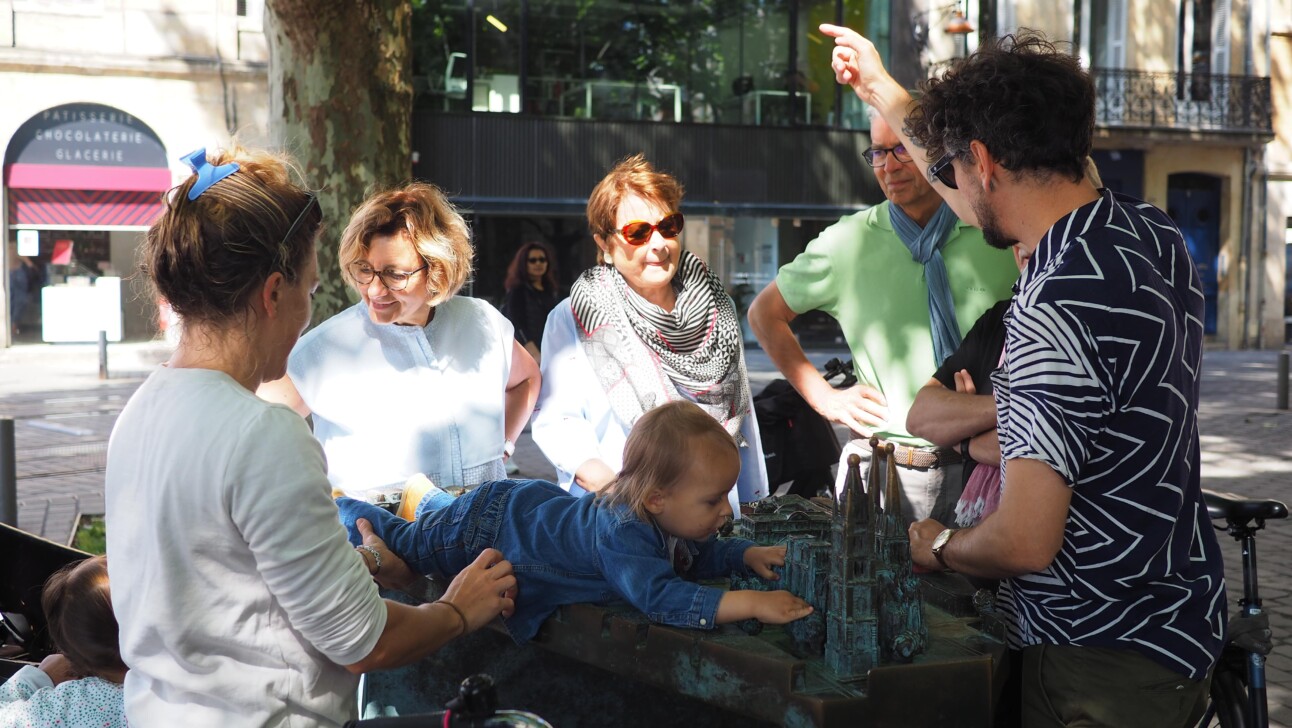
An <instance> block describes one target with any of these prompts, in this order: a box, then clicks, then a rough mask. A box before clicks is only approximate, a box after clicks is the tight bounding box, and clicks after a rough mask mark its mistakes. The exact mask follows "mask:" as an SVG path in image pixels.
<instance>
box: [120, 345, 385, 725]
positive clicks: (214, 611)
mask: <svg viewBox="0 0 1292 728" xmlns="http://www.w3.org/2000/svg"><path fill="white" fill-rule="evenodd" d="M105 495H106V501H107V526H108V553H110V554H112V557H111V559H109V562H108V573H109V578H110V579H111V581H112V607H113V611H114V612H115V613H116V616H117V621H118V622H119V623H120V625H121V634H120V644H121V656H122V659H124V660H125V663H126V666H127V667H129V668H130V671H129V672H128V673H126V680H125V700H126V715H127V717H128V718H129V720H130V723H131V724H132V725H137V726H235V725H257V726H318V725H340V724H341V723H344V722H345V721H346V720H348V719H351V718H353V717H354V716H355V712H356V707H357V706H356V698H355V694H356V689H357V687H358V677H357V676H355V675H351V674H350V673H349V671H347V670H346V669H345V668H344V667H342V666H343V665H349V664H354V663H356V662H359V661H360V660H362V659H363V658H364V657H366V656H367V655H368V654H369V653H370V652H372V650H373V648H374V647H375V646H376V644H377V640H378V639H379V638H380V636H381V633H382V630H384V629H385V626H386V605H385V603H384V602H383V601H382V600H381V597H380V596H379V595H378V594H377V587H376V585H375V584H374V583H373V581H372V578H371V577H370V576H369V575H368V571H367V569H366V568H364V566H363V561H362V559H361V558H360V557H359V555H358V554H356V553H355V551H354V549H353V548H351V546H350V544H349V543H348V542H347V541H346V536H345V530H344V528H343V527H342V526H341V523H340V521H339V520H338V519H337V511H336V505H335V504H334V503H333V502H332V498H331V487H330V486H329V484H328V480H327V473H326V466H325V464H324V461H323V452H322V450H321V449H320V448H319V444H318V442H317V441H316V440H315V439H314V438H313V437H312V436H311V435H310V432H309V428H308V427H307V426H306V424H305V420H303V419H301V417H300V416H299V415H297V414H296V413H295V412H293V411H292V410H290V409H288V408H287V407H284V406H282V405H277V404H269V403H268V402H265V401H264V400H262V399H260V398H259V397H257V396H256V395H255V394H253V393H252V392H250V391H248V390H247V389H246V388H244V387H242V386H241V385H239V384H238V383H237V382H236V381H234V380H233V379H232V378H230V377H229V376H228V375H226V374H224V373H222V372H217V371H213V370H209V369H169V368H165V367H163V368H160V369H158V370H157V371H155V372H153V373H152V375H151V376H150V377H149V378H148V380H147V381H146V382H144V384H143V385H142V386H141V387H140V388H139V390H138V391H136V392H135V394H134V396H132V397H131V398H130V402H129V403H128V404H127V405H126V407H125V409H124V410H122V412H121V416H120V417H119V418H118V419H117V423H116V425H115V427H113V430H112V438H111V440H110V441H109V444H108V467H107V483H106V494H105Z"/></svg>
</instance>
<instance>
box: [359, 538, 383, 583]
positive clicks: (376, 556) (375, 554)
mask: <svg viewBox="0 0 1292 728" xmlns="http://www.w3.org/2000/svg"><path fill="white" fill-rule="evenodd" d="M354 548H355V550H356V551H367V552H368V553H370V554H372V560H373V561H374V562H376V564H377V568H375V569H373V570H372V571H371V572H370V573H371V575H372V576H376V575H377V574H380V573H381V552H380V551H378V550H377V547H376V546H369V545H368V544H366V543H365V544H360V545H358V546H355V547H354ZM364 566H367V564H366V563H365V564H364Z"/></svg>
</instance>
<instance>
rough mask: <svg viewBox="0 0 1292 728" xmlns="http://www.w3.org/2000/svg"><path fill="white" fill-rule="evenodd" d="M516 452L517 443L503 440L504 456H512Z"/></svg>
mask: <svg viewBox="0 0 1292 728" xmlns="http://www.w3.org/2000/svg"><path fill="white" fill-rule="evenodd" d="M515 453H516V443H514V442H512V441H511V440H503V443H502V456H503V457H504V458H510V457H511V456H512V455H514V454H515Z"/></svg>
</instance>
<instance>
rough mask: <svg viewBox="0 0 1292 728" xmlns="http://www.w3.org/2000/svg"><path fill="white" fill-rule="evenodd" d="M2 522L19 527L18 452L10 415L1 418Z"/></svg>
mask: <svg viewBox="0 0 1292 728" xmlns="http://www.w3.org/2000/svg"><path fill="white" fill-rule="evenodd" d="M0 523H4V524H7V525H10V526H13V527H14V528H17V527H18V453H17V451H16V449H15V448H14V438H13V419H12V418H10V417H3V418H0Z"/></svg>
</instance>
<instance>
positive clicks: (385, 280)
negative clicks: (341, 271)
mask: <svg viewBox="0 0 1292 728" xmlns="http://www.w3.org/2000/svg"><path fill="white" fill-rule="evenodd" d="M429 267H430V265H429V264H424V265H422V267H421V268H418V269H417V270H409V271H403V270H394V269H392V268H387V269H386V270H376V269H374V268H373V267H372V266H370V265H368V264H367V263H366V262H364V261H362V260H356V261H355V262H353V263H351V264H350V265H349V270H350V275H351V276H353V277H354V279H355V280H356V281H358V283H359V285H361V286H366V285H368V284H369V283H372V279H373V278H380V279H381V285H383V286H385V287H386V290H389V291H402V290H404V289H405V288H408V279H410V278H412V277H413V276H415V275H417V274H418V273H421V272H422V271H424V270H426V269H427V268H429Z"/></svg>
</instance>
